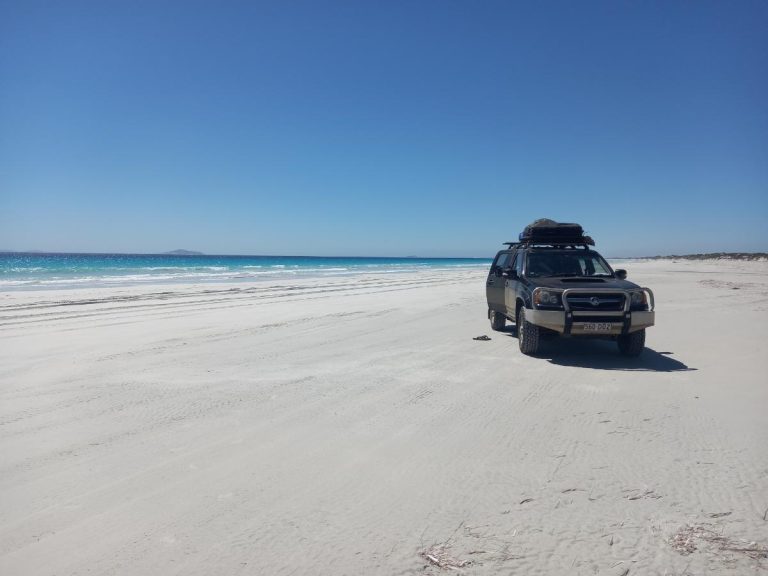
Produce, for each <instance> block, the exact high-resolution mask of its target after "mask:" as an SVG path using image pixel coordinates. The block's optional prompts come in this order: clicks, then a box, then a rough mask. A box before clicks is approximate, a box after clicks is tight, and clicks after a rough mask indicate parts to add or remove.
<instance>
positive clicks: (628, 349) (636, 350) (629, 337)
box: [617, 328, 645, 356]
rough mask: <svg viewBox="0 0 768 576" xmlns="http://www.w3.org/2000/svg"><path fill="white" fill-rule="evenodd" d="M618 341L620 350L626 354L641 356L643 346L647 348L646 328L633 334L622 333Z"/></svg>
mask: <svg viewBox="0 0 768 576" xmlns="http://www.w3.org/2000/svg"><path fill="white" fill-rule="evenodd" d="M617 342H618V344H619V352H621V353H622V354H623V355H624V356H640V353H641V352H642V351H643V348H645V328H643V329H642V330H638V331H637V332H632V333H631V334H622V335H621V336H619V338H618V340H617Z"/></svg>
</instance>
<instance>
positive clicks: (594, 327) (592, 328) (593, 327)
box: [584, 322, 612, 332]
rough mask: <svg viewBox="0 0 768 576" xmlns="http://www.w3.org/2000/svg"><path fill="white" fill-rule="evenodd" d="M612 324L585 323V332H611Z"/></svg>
mask: <svg viewBox="0 0 768 576" xmlns="http://www.w3.org/2000/svg"><path fill="white" fill-rule="evenodd" d="M611 328H612V326H611V323H610V322H585V323H584V332H610V330H611Z"/></svg>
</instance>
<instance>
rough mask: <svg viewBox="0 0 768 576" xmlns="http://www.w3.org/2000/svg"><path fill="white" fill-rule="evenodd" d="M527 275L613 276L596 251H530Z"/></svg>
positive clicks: (538, 276)
mask: <svg viewBox="0 0 768 576" xmlns="http://www.w3.org/2000/svg"><path fill="white" fill-rule="evenodd" d="M526 275H527V276H530V277H536V278H540V277H545V276H550V277H552V276H592V277H595V276H597V277H601V276H602V277H610V276H613V272H612V271H611V268H610V267H609V266H608V264H607V262H606V261H605V260H603V258H602V257H601V256H600V255H599V254H597V253H595V252H586V251H578V252H577V251H575V250H574V251H568V252H530V253H529V254H528V266H527V269H526Z"/></svg>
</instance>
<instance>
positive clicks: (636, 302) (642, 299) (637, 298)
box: [630, 290, 648, 306]
mask: <svg viewBox="0 0 768 576" xmlns="http://www.w3.org/2000/svg"><path fill="white" fill-rule="evenodd" d="M630 303H631V304H632V306H645V305H646V304H648V299H647V298H646V296H645V292H644V291H643V290H640V291H639V292H632V299H631V300H630Z"/></svg>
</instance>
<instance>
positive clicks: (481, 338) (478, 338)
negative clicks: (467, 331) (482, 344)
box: [472, 334, 490, 341]
mask: <svg viewBox="0 0 768 576" xmlns="http://www.w3.org/2000/svg"><path fill="white" fill-rule="evenodd" d="M472 340H483V341H486V340H490V338H489V337H488V336H486V335H485V334H483V335H482V336H475V337H474V338H472Z"/></svg>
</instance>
